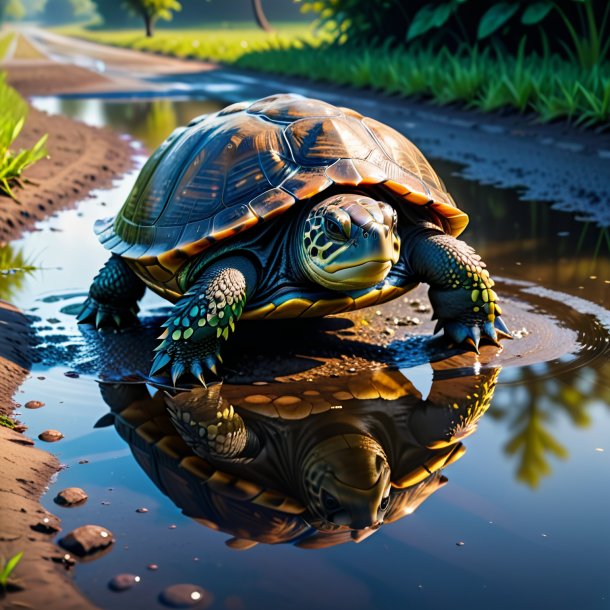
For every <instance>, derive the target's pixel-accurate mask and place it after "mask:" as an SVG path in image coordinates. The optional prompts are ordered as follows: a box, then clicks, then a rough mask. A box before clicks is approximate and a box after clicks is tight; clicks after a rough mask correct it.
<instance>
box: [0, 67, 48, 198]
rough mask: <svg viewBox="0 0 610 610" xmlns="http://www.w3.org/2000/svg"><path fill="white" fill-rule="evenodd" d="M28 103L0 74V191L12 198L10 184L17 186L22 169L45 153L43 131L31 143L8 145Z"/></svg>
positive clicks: (17, 131)
mask: <svg viewBox="0 0 610 610" xmlns="http://www.w3.org/2000/svg"><path fill="white" fill-rule="evenodd" d="M27 112H28V106H27V104H26V102H25V101H24V100H23V98H22V97H21V96H20V95H19V94H18V93H17V92H16V91H15V90H14V89H13V88H12V87H10V86H9V85H7V84H6V81H5V75H4V73H0V191H3V192H4V193H5V194H6V195H9V196H10V197H12V198H13V199H16V197H15V195H14V193H13V191H12V188H11V187H12V186H13V185H14V184H18V185H21V175H22V172H23V170H24V169H25V168H26V167H28V166H29V165H32V164H33V163H36V161H39V160H40V159H43V158H45V157H46V156H47V151H46V149H45V144H46V141H47V136H46V134H45V135H44V136H42V138H40V140H38V142H36V144H34V146H32V148H24V149H21V150H20V151H19V152H17V153H14V152H13V151H12V150H11V149H10V147H11V146H12V144H13V142H14V141H15V139H16V138H17V136H18V135H19V134H20V133H21V130H22V129H23V125H24V123H25V117H26V115H27Z"/></svg>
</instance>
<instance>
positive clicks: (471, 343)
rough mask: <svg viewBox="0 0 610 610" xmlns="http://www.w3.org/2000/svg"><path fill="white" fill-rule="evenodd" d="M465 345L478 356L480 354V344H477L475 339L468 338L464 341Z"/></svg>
mask: <svg viewBox="0 0 610 610" xmlns="http://www.w3.org/2000/svg"><path fill="white" fill-rule="evenodd" d="M463 343H465V344H466V345H468V346H469V347H471V348H472V351H473V352H475V353H476V354H478V353H479V345H478V343H475V341H474V339H473V338H472V337H470V336H469V337H466V338H465V339H464V341H463Z"/></svg>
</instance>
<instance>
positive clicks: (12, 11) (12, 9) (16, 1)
mask: <svg viewBox="0 0 610 610" xmlns="http://www.w3.org/2000/svg"><path fill="white" fill-rule="evenodd" d="M25 13H26V10H25V7H24V6H23V2H22V0H0V24H2V23H4V21H5V20H6V19H13V20H17V19H22V18H23V17H24V16H25Z"/></svg>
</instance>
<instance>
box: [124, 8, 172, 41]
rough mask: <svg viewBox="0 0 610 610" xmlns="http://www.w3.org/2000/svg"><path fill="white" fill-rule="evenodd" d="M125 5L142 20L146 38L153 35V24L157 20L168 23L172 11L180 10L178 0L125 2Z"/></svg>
mask: <svg viewBox="0 0 610 610" xmlns="http://www.w3.org/2000/svg"><path fill="white" fill-rule="evenodd" d="M125 5H126V6H127V7H128V8H129V9H131V11H132V12H133V13H135V14H136V15H139V16H140V17H142V19H144V25H145V27H146V36H149V37H150V36H152V35H153V29H154V26H155V22H156V21H157V20H158V19H164V20H165V21H170V20H171V18H172V11H179V10H181V9H182V6H181V5H180V2H178V0H125Z"/></svg>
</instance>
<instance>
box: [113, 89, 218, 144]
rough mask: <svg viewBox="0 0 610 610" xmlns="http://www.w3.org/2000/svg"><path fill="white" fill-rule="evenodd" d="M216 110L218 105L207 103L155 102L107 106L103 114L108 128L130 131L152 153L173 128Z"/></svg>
mask: <svg viewBox="0 0 610 610" xmlns="http://www.w3.org/2000/svg"><path fill="white" fill-rule="evenodd" d="M218 109H219V105H218V104H217V103H216V102H213V101H209V100H207V101H197V100H190V101H182V102H176V101H175V100H169V99H157V100H151V101H146V102H134V103H132V104H106V105H105V106H104V115H105V119H106V123H107V124H108V125H112V126H113V127H114V128H115V129H116V128H119V129H123V130H125V131H129V133H131V134H132V135H133V136H134V137H135V138H137V139H138V140H140V141H141V142H142V143H143V144H144V145H145V146H146V148H147V149H148V150H149V151H153V150H155V148H157V146H159V145H160V144H161V143H162V142H163V140H165V138H167V136H169V134H170V133H171V132H172V131H173V130H174V129H176V127H180V126H182V125H186V124H188V123H189V122H190V121H192V120H193V119H194V118H195V117H197V116H200V115H201V114H207V113H211V112H216V111H217V110H218Z"/></svg>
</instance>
